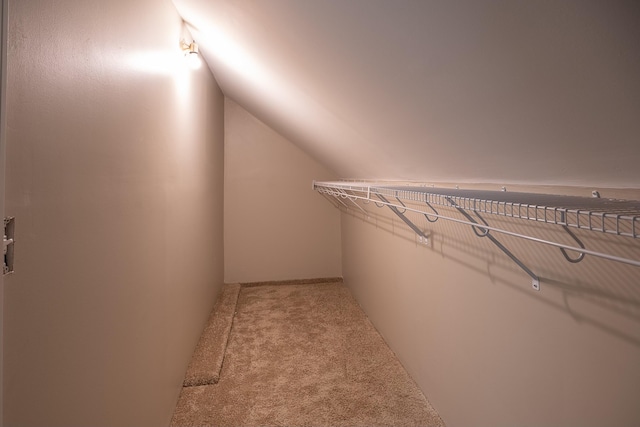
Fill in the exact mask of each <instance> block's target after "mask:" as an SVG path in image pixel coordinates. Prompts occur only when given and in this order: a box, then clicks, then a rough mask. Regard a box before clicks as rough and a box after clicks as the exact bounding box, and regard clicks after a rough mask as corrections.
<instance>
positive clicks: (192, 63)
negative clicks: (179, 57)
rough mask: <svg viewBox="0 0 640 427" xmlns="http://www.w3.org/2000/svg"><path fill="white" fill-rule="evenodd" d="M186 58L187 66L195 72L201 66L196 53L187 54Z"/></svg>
mask: <svg viewBox="0 0 640 427" xmlns="http://www.w3.org/2000/svg"><path fill="white" fill-rule="evenodd" d="M186 56H187V57H186V58H185V59H186V60H187V65H188V66H189V68H191V69H192V70H197V69H198V68H200V67H201V66H202V60H201V59H200V56H199V55H198V54H197V53H196V52H189V53H187V54H186Z"/></svg>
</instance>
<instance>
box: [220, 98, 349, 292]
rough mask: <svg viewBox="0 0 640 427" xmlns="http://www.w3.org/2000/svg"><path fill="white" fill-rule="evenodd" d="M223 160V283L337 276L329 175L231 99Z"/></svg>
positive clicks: (336, 222)
mask: <svg viewBox="0 0 640 427" xmlns="http://www.w3.org/2000/svg"><path fill="white" fill-rule="evenodd" d="M224 156H225V169H224V174H225V178H224V249H225V282H227V283H233V282H256V281H269V280H288V279H309V278H317V277H337V276H342V272H341V255H340V212H339V211H338V210H337V209H335V208H334V207H333V206H332V205H331V204H329V203H327V202H326V201H325V200H324V199H323V197H322V196H320V195H319V194H316V193H315V192H314V191H312V190H311V183H312V181H313V179H331V177H332V176H333V174H332V173H331V172H330V171H328V170H327V169H326V168H324V167H323V166H321V165H320V164H318V163H317V162H316V161H315V160H313V159H312V158H310V157H309V156H308V155H307V154H305V153H304V152H302V151H301V150H300V149H299V148H298V147H296V146H295V145H293V144H291V142H289V141H288V140H286V139H285V138H283V137H282V136H280V135H278V134H277V133H276V132H274V131H273V130H271V129H270V128H269V127H268V126H266V125H265V124H264V123H262V122H260V121H259V120H258V119H256V118H255V117H253V116H252V115H251V114H249V113H248V112H247V111H246V110H244V109H243V108H242V107H241V106H239V105H238V104H236V103H235V102H233V101H231V100H229V99H228V98H226V100H225V153H224Z"/></svg>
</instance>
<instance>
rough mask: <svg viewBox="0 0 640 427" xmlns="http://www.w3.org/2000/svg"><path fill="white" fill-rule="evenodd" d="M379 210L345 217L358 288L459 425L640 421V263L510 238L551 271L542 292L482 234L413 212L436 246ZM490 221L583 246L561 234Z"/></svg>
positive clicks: (597, 246)
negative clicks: (574, 258) (572, 258)
mask: <svg viewBox="0 0 640 427" xmlns="http://www.w3.org/2000/svg"><path fill="white" fill-rule="evenodd" d="M543 190H548V189H543ZM561 192H564V193H565V194H566V193H567V190H566V189H565V190H561ZM576 193H577V192H576ZM579 193H580V194H582V195H589V194H590V190H589V189H584V190H580V191H579ZM611 194H613V192H611ZM616 194H618V195H620V194H628V195H629V196H631V197H633V198H635V199H640V192H639V191H635V192H627V193H624V192H622V193H620V192H618V193H616ZM607 196H609V192H603V197H607ZM369 206H370V205H369ZM370 209H371V213H370V216H369V218H366V217H364V216H363V215H360V214H359V213H358V212H357V211H350V212H349V213H345V214H343V215H342V253H343V269H344V277H345V282H346V284H347V285H348V286H349V287H350V288H351V289H352V291H353V292H354V294H355V296H356V298H357V300H358V301H359V303H360V304H361V305H362V306H363V308H364V310H365V311H366V313H367V314H368V315H369V317H370V319H371V320H372V322H373V323H374V324H375V326H376V327H377V328H378V330H379V331H380V332H381V333H382V335H383V336H384V337H385V339H386V340H387V342H388V343H389V344H390V346H391V348H392V349H393V350H394V351H395V352H396V354H397V355H398V356H399V358H400V359H401V361H402V362H403V364H404V365H405V367H406V368H407V369H408V371H409V372H410V374H411V375H412V376H413V378H414V379H415V380H416V382H417V383H418V384H419V385H420V387H421V388H422V390H423V391H424V392H425V394H426V395H427V397H428V398H429V400H430V401H431V402H432V404H433V405H434V406H435V408H436V409H437V410H438V411H439V413H440V414H441V416H442V417H443V419H444V420H445V422H446V423H447V425H448V426H449V427H456V426H470V425H473V426H497V425H531V426H534V425H535V426H558V425H563V426H570V425H580V426H603V425H612V426H613V425H616V426H625V425H626V426H632V425H638V424H639V423H640V406H639V405H638V396H640V363H638V362H639V361H640V322H639V320H638V319H640V288H639V287H638V284H639V283H640V269H639V268H637V267H633V266H628V265H622V264H617V263H613V262H610V261H606V260H600V259H596V258H594V257H589V256H587V258H586V259H585V260H584V261H583V262H582V263H579V264H569V263H568V262H566V261H565V260H564V258H562V256H561V254H560V252H559V251H558V250H557V249H555V248H552V247H547V246H543V245H540V244H536V243H530V242H526V241H522V240H518V239H515V238H510V237H508V236H503V235H497V236H498V239H499V240H500V241H502V242H503V243H504V244H505V246H506V247H508V248H510V249H511V250H512V251H513V252H514V253H515V254H516V256H518V257H520V258H521V259H522V261H523V262H524V263H525V264H526V265H527V266H528V267H529V268H531V269H532V270H533V271H534V272H535V273H537V274H538V275H539V276H541V278H542V281H541V286H542V289H541V291H539V292H536V291H534V290H532V288H531V279H530V278H529V276H527V275H526V274H524V273H523V272H522V271H521V270H520V269H519V268H518V267H517V266H516V264H514V263H513V262H511V260H509V259H508V258H507V257H506V255H504V254H503V253H501V252H500V251H498V250H497V249H496V248H495V246H493V245H492V244H491V242H490V241H489V240H488V239H481V238H478V237H476V236H475V235H474V234H473V232H472V230H471V229H470V228H469V227H465V226H463V225H458V224H454V223H446V222H443V221H442V220H439V221H438V222H437V223H435V224H428V223H427V222H426V221H425V219H424V218H422V217H416V216H415V215H412V214H408V215H410V216H411V217H412V219H413V220H414V221H416V223H417V224H418V225H419V226H420V227H421V228H422V229H424V230H428V231H429V232H430V233H431V235H432V241H431V244H430V246H424V245H421V244H419V243H418V242H417V241H416V236H415V234H414V233H413V232H411V231H410V230H409V229H408V228H407V227H406V226H404V224H402V223H401V221H400V220H399V219H397V218H395V219H393V220H392V219H390V218H391V217H390V216H389V214H388V212H385V211H384V210H381V209H376V208H373V207H372V206H370ZM386 211H388V209H386ZM440 213H447V212H446V210H444V209H442V208H440ZM449 214H452V215H453V216H455V217H460V218H461V219H462V217H461V216H460V215H456V213H455V212H449ZM486 218H487V220H488V221H489V223H490V225H494V226H502V227H506V228H507V229H509V230H512V231H516V232H526V233H532V234H533V235H534V236H536V237H542V238H556V239H559V241H561V242H565V243H567V244H571V243H572V242H571V240H570V238H569V237H568V236H566V235H565V234H564V232H563V231H562V230H558V228H557V227H543V226H537V225H535V224H531V223H530V222H525V223H524V224H522V223H518V222H515V221H513V220H511V221H507V220H505V219H504V218H497V219H496V218H492V217H490V216H486ZM577 234H578V235H579V236H580V237H581V238H582V239H583V241H584V243H585V244H586V246H587V248H589V249H592V250H601V251H613V252H614V253H617V254H619V255H624V256H627V257H631V258H635V259H640V247H639V246H638V245H637V242H634V241H629V239H628V238H622V237H614V236H604V235H601V234H599V233H595V235H594V233H587V232H582V233H577Z"/></svg>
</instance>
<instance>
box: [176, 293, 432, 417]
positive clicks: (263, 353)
mask: <svg viewBox="0 0 640 427" xmlns="http://www.w3.org/2000/svg"><path fill="white" fill-rule="evenodd" d="M172 425H173V426H444V423H443V421H442V420H441V419H440V417H439V416H438V414H437V413H436V412H435V410H434V409H433V408H432V407H431V405H430V404H429V402H428V401H427V400H426V399H425V397H424V395H423V394H422V393H421V392H420V390H419V389H418V388H417V386H416V385H415V383H414V382H413V381H412V380H411V378H410V377H409V376H408V374H407V373H406V371H405V370H404V369H403V367H402V366H401V365H400V363H399V362H398V360H397V358H396V357H395V355H394V354H393V353H392V352H391V350H390V349H389V348H388V347H387V345H386V344H385V342H384V340H383V339H382V338H381V337H380V335H379V334H378V333H377V332H376V330H375V329H374V328H373V326H372V325H371V323H370V322H369V320H368V319H367V317H366V316H365V315H364V313H363V312H362V310H361V309H360V308H359V306H358V305H357V303H356V302H355V300H354V299H353V298H352V296H351V294H350V293H349V291H348V290H347V288H346V287H345V286H344V285H343V284H342V283H320V284H307V285H279V286H277V285H264V286H256V287H242V288H241V289H240V294H239V296H238V300H237V306H236V314H235V317H234V319H233V325H232V328H231V332H230V335H229V338H228V342H227V344H226V351H225V352H224V362H223V365H222V371H221V372H220V376H219V381H218V383H217V384H210V385H201V386H192V387H184V388H183V389H182V393H181V395H180V398H179V400H178V404H177V406H176V409H175V412H174V416H173V420H172Z"/></svg>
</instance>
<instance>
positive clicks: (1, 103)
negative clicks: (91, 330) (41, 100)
mask: <svg viewBox="0 0 640 427" xmlns="http://www.w3.org/2000/svg"><path fill="white" fill-rule="evenodd" d="M0 1H1V3H2V4H1V5H0V6H1V7H0V216H1V217H2V219H4V189H5V184H4V176H5V148H6V136H7V135H6V131H7V108H6V107H7V48H8V42H7V36H8V23H9V13H8V12H9V0H0ZM3 222H4V221H3ZM3 227H4V226H3ZM3 318H4V277H3V275H2V274H1V272H0V427H2V426H3V425H4V410H3V402H4V393H3V389H4V373H3V366H4V357H3V355H4V344H3V343H4V322H3Z"/></svg>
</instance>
